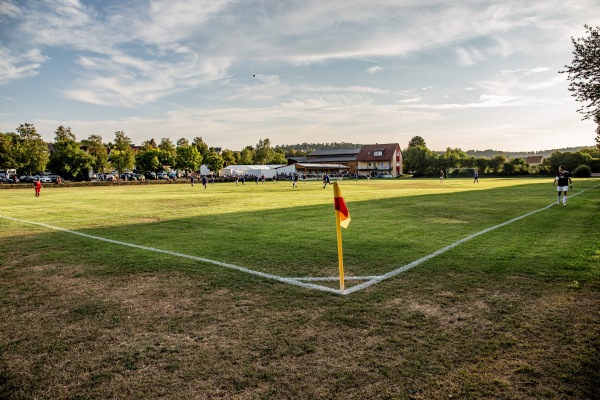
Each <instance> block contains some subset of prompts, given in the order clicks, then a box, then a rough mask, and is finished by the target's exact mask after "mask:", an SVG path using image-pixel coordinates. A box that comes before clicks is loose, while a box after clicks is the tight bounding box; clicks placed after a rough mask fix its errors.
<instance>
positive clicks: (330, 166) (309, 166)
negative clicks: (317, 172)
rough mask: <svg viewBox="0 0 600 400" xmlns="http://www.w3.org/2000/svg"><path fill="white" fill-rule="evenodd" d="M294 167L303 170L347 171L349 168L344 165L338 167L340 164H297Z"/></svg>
mask: <svg viewBox="0 0 600 400" xmlns="http://www.w3.org/2000/svg"><path fill="white" fill-rule="evenodd" d="M296 166H298V167H302V168H305V169H318V168H321V169H336V168H337V169H349V168H350V167H347V166H345V165H340V164H314V163H297V164H296Z"/></svg>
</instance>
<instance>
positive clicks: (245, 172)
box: [219, 164, 283, 178]
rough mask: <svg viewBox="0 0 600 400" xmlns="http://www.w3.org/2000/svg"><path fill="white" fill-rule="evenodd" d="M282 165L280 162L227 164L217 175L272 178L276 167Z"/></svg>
mask: <svg viewBox="0 0 600 400" xmlns="http://www.w3.org/2000/svg"><path fill="white" fill-rule="evenodd" d="M279 167H283V165H281V164H275V165H228V166H227V167H225V168H223V169H222V170H221V171H220V172H219V175H221V176H223V175H228V176H258V177H259V178H260V177H262V176H263V175H264V176H265V178H272V177H273V176H275V175H276V174H277V171H276V168H279Z"/></svg>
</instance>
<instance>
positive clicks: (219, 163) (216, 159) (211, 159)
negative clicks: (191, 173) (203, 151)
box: [204, 151, 224, 174]
mask: <svg viewBox="0 0 600 400" xmlns="http://www.w3.org/2000/svg"><path fill="white" fill-rule="evenodd" d="M204 165H206V167H207V168H208V169H209V170H210V171H212V172H213V173H215V174H216V173H218V172H219V171H220V170H222V169H223V165H224V162H223V158H222V157H221V156H220V155H218V154H217V153H215V152H214V151H212V152H210V153H208V154H207V155H206V157H205V159H204Z"/></svg>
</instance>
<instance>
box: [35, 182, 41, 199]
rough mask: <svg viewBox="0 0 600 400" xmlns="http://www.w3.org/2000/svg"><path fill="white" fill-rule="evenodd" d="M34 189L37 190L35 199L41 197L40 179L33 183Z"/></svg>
mask: <svg viewBox="0 0 600 400" xmlns="http://www.w3.org/2000/svg"><path fill="white" fill-rule="evenodd" d="M33 188H34V189H35V197H40V192H41V191H42V182H41V181H40V180H39V179H38V180H37V181H35V182H33Z"/></svg>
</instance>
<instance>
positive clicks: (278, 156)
mask: <svg viewBox="0 0 600 400" xmlns="http://www.w3.org/2000/svg"><path fill="white" fill-rule="evenodd" d="M270 163H271V164H283V165H285V164H287V158H286V157H285V150H284V149H283V148H281V147H279V148H277V149H275V151H274V152H273V158H272V159H271V161H270Z"/></svg>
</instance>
